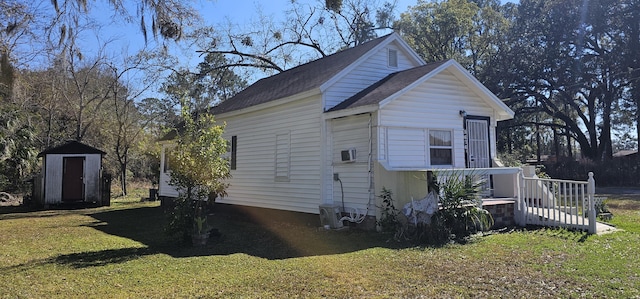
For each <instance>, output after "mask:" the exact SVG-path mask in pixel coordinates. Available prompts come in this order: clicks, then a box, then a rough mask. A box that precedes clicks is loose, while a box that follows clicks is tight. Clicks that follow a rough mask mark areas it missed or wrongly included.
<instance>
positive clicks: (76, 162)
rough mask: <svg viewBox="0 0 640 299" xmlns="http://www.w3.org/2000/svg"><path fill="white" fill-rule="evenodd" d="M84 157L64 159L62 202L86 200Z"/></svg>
mask: <svg viewBox="0 0 640 299" xmlns="http://www.w3.org/2000/svg"><path fill="white" fill-rule="evenodd" d="M84 159H85V158H84V157H65V158H63V161H62V164H63V166H62V167H63V170H62V171H63V173H62V201H67V202H71V201H81V200H84Z"/></svg>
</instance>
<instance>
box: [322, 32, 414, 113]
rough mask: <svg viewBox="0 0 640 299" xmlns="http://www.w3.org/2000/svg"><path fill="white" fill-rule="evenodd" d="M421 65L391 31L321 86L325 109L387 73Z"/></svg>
mask: <svg viewBox="0 0 640 299" xmlns="http://www.w3.org/2000/svg"><path fill="white" fill-rule="evenodd" d="M392 57H393V59H392ZM390 63H391V64H394V65H390ZM424 64H425V62H424V61H423V60H422V59H421V58H420V57H419V56H418V54H417V53H416V52H415V51H413V49H411V48H410V47H409V45H408V44H407V43H406V42H404V40H403V39H402V38H401V37H400V36H399V35H398V34H397V33H392V34H390V35H389V36H388V37H386V38H384V40H383V41H382V42H380V43H379V44H378V45H376V47H374V48H372V49H370V50H369V51H368V52H367V53H366V54H364V55H362V56H361V57H360V58H358V59H357V60H356V61H354V62H353V63H352V64H350V65H349V66H348V67H346V68H344V69H343V70H342V71H340V72H339V73H338V74H336V75H335V76H333V77H332V78H331V79H329V80H328V81H326V82H325V83H323V84H322V85H321V86H320V90H321V91H322V93H323V107H324V110H325V111H328V110H331V109H332V108H333V107H335V106H336V105H338V104H340V103H341V102H343V101H344V100H345V99H348V98H350V97H352V96H353V95H355V94H357V93H359V92H361V91H362V90H363V88H364V87H366V86H370V85H372V84H374V83H376V82H377V81H379V80H381V79H383V78H385V77H386V76H387V75H389V74H392V73H395V72H399V71H403V70H406V69H410V68H414V67H417V66H421V65H424Z"/></svg>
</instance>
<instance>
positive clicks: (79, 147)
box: [38, 140, 107, 157]
mask: <svg viewBox="0 0 640 299" xmlns="http://www.w3.org/2000/svg"><path fill="white" fill-rule="evenodd" d="M48 154H100V155H105V154H107V153H106V152H103V151H101V150H99V149H97V148H95V147H92V146H89V145H87V144H84V143H82V142H79V141H76V140H71V141H68V142H66V143H65V144H62V145H59V146H56V147H52V148H48V149H46V150H44V151H42V152H40V153H39V154H38V157H42V156H44V155H48Z"/></svg>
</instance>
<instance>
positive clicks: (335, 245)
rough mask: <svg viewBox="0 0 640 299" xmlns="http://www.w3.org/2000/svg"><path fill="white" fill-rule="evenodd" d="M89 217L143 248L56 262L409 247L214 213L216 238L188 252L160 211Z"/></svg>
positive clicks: (373, 236) (377, 237) (371, 236)
mask: <svg viewBox="0 0 640 299" xmlns="http://www.w3.org/2000/svg"><path fill="white" fill-rule="evenodd" d="M89 216H91V217H93V218H95V219H96V221H95V222H94V223H92V224H90V225H88V226H90V227H92V228H95V229H97V230H100V231H102V232H104V233H107V234H110V235H115V236H120V237H124V238H127V239H131V240H134V241H137V242H140V243H142V244H144V245H145V246H146V248H143V249H140V248H128V249H120V250H105V251H100V252H87V253H79V254H70V255H65V256H60V257H58V258H57V259H56V261H57V262H59V263H63V264H70V265H73V266H94V265H101V264H104V263H110V262H115V263H117V262H124V261H127V260H129V259H134V258H136V257H138V256H141V255H147V254H157V253H162V254H168V255H170V256H172V257H177V258H180V257H192V256H210V255H230V254H236V253H243V254H247V255H251V256H255V257H260V258H265V259H270V260H277V259H287V258H296V257H305V256H317V255H331V254H341V253H348V252H354V251H359V250H363V249H367V248H372V247H387V248H405V247H407V246H408V245H407V244H400V243H398V242H395V241H390V242H387V239H388V237H386V236H384V235H381V234H378V233H375V232H366V231H360V230H343V231H326V230H324V229H318V227H317V225H314V224H313V223H303V222H304V221H301V220H300V219H282V218H280V219H277V218H276V219H273V218H272V217H273V215H266V214H265V215H262V216H256V215H243V214H239V213H221V212H218V213H216V214H215V215H212V216H210V218H209V221H210V223H211V225H212V226H213V227H214V228H215V229H217V230H218V231H219V232H220V236H218V237H212V238H211V239H210V240H209V243H208V244H207V246H204V247H192V246H191V245H190V244H185V243H181V242H180V241H177V240H174V239H170V238H168V237H167V236H166V235H165V234H164V213H163V210H162V208H161V207H141V208H132V209H122V210H110V211H103V212H97V213H94V214H89ZM291 217H293V218H295V216H291ZM315 217H317V216H315ZM315 217H314V218H315Z"/></svg>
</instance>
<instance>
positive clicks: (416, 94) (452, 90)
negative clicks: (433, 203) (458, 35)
mask: <svg viewBox="0 0 640 299" xmlns="http://www.w3.org/2000/svg"><path fill="white" fill-rule="evenodd" d="M460 110H465V111H466V112H467V114H469V115H477V116H487V117H491V120H492V121H491V124H490V126H491V127H490V130H489V131H490V132H491V133H490V136H489V137H490V144H491V146H492V149H491V153H492V155H493V153H495V150H494V149H495V135H494V132H495V117H494V114H493V110H492V109H491V107H489V106H488V105H486V104H485V103H484V101H482V100H480V99H479V98H478V96H477V95H476V94H474V93H473V92H472V91H471V90H470V89H469V88H467V87H466V86H465V85H464V84H463V83H462V82H460V81H459V80H458V79H457V78H456V77H455V76H454V75H453V74H451V73H450V72H449V71H447V70H445V71H442V72H441V73H439V74H438V75H436V76H434V77H432V78H430V79H429V80H427V81H425V82H423V83H422V84H419V85H417V86H415V87H414V88H413V89H411V90H410V91H408V92H406V93H404V94H402V95H401V96H400V97H398V98H396V99H393V100H392V101H390V102H389V103H388V104H386V105H384V106H383V107H382V109H381V110H380V117H379V121H380V126H381V127H387V128H403V129H405V130H406V131H407V133H404V134H409V135H408V136H392V132H385V130H380V132H379V134H380V140H381V141H380V142H378V146H379V147H380V151H379V155H378V159H379V160H386V159H389V161H388V163H389V164H390V165H391V164H392V162H391V159H392V158H389V157H393V155H392V154H391V153H390V152H388V151H391V150H392V147H399V145H396V144H395V142H393V141H394V140H396V139H400V140H402V139H403V138H405V139H406V138H410V137H411V135H416V134H418V133H417V132H409V131H410V129H412V128H413V129H417V131H420V130H426V129H431V130H446V131H450V132H452V133H451V134H452V138H453V140H452V143H453V145H452V146H453V149H452V151H453V153H452V156H453V157H452V158H453V165H452V166H453V167H456V168H463V167H465V148H464V120H463V118H462V117H461V116H460ZM414 137H415V136H414ZM383 138H386V140H389V142H383V141H382V140H384V139H383ZM422 138H423V139H422V140H423V141H424V143H423V144H424V146H426V145H428V143H427V142H426V141H427V136H424V137H422ZM387 146H388V147H387ZM411 146H412V147H413V148H412V149H410V150H408V153H407V154H409V155H410V157H408V158H400V157H397V158H396V161H395V163H397V164H395V165H397V167H410V166H408V165H409V163H410V161H409V160H410V159H416V158H418V157H417V154H416V150H418V148H417V143H416V144H413V143H411ZM425 159H426V158H425ZM414 161H417V163H415V164H414V166H415V165H417V164H423V163H422V162H425V161H423V160H420V159H418V160H414ZM424 165H426V163H424Z"/></svg>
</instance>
